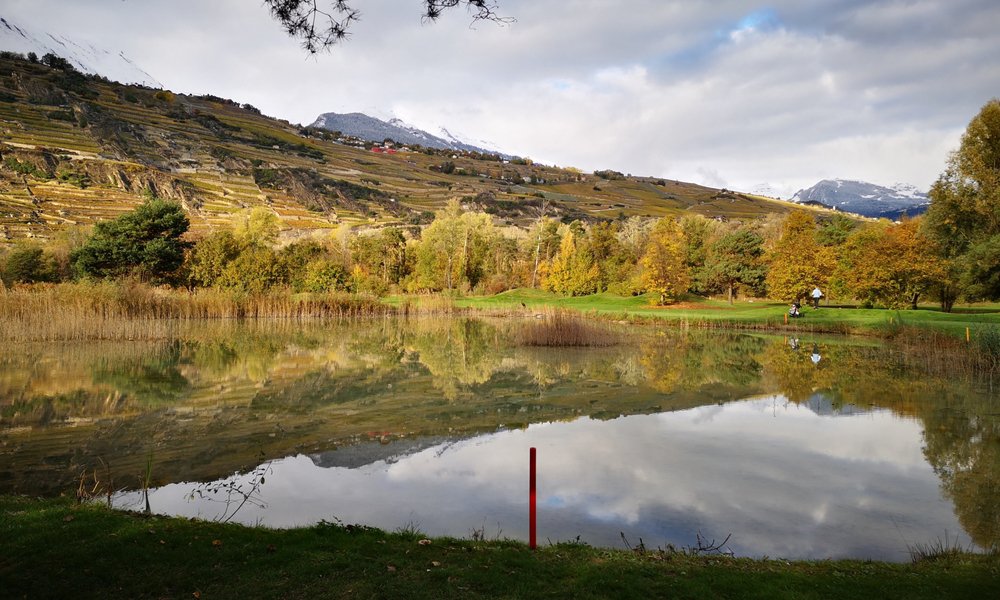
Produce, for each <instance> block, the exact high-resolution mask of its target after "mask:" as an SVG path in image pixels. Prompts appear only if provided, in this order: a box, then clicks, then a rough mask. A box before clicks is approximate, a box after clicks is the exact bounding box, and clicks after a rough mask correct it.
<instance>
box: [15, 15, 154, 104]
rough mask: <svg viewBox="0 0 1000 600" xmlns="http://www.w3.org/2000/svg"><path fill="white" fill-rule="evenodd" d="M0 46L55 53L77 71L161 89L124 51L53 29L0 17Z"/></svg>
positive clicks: (42, 54)
mask: <svg viewBox="0 0 1000 600" xmlns="http://www.w3.org/2000/svg"><path fill="white" fill-rule="evenodd" d="M0 49H3V50H7V51H10V52H20V53H22V54H27V53H29V52H34V53H35V54H36V55H37V56H44V55H45V54H50V53H51V54H55V55H57V56H59V57H61V58H64V59H66V60H67V61H69V63H70V64H72V65H73V67H74V68H76V69H77V70H78V71H81V72H83V73H90V74H92V75H101V76H103V77H107V78H108V79H111V80H113V81H117V82H119V83H137V84H139V85H144V86H147V87H154V88H162V87H163V84H161V83H160V82H159V81H157V80H156V79H155V78H153V76H152V75H150V74H149V73H147V72H146V71H144V70H142V69H141V68H139V66H138V65H136V64H135V63H134V62H132V61H131V60H129V59H128V58H127V57H126V56H125V53H124V52H121V51H118V52H113V51H111V50H108V49H106V48H102V47H100V46H97V45H94V44H91V43H89V42H85V41H83V40H74V39H71V38H69V37H67V36H65V35H61V34H59V33H55V32H46V31H36V30H34V29H32V28H30V27H27V26H25V25H24V24H18V23H15V22H14V21H13V20H11V19H8V18H6V17H0Z"/></svg>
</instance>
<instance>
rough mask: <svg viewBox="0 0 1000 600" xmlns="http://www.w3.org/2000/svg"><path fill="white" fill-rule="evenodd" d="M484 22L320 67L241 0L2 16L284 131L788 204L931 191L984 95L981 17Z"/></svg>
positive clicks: (384, 31)
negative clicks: (837, 194)
mask: <svg viewBox="0 0 1000 600" xmlns="http://www.w3.org/2000/svg"><path fill="white" fill-rule="evenodd" d="M500 4H501V10H502V12H503V13H504V14H508V15H513V16H515V17H516V18H517V19H518V21H517V22H516V23H514V24H512V25H510V26H508V27H496V26H494V25H492V24H489V23H480V24H478V25H476V26H475V27H474V28H470V26H469V25H470V18H469V16H468V14H466V13H464V12H463V11H461V10H457V11H452V12H450V13H446V14H445V15H444V17H443V18H442V19H441V20H440V21H439V22H437V23H435V24H425V23H422V22H421V19H420V3H419V2H416V0H365V2H363V3H360V0H359V7H360V8H361V9H362V12H363V17H362V20H361V21H360V22H359V23H358V25H357V26H356V27H355V29H354V30H353V36H352V37H351V39H350V40H349V41H348V42H347V43H345V44H344V45H342V46H340V47H337V48H335V49H334V50H333V52H332V53H330V54H323V55H319V56H317V57H315V58H312V57H308V56H306V55H305V54H304V53H303V51H302V50H301V49H300V48H299V47H298V46H297V44H296V42H295V41H294V40H291V39H289V38H287V37H286V36H285V35H284V33H283V32H282V31H281V29H280V28H279V27H278V26H277V24H276V23H274V22H273V21H272V20H271V19H270V17H269V16H268V14H267V12H266V10H265V9H264V8H263V7H262V6H260V5H259V4H258V3H255V2H248V1H247V0H217V1H213V2H211V3H206V2H199V1H195V0H174V1H167V0H155V1H154V0H150V1H142V2H140V1H138V0H125V1H121V0H86V1H80V2H73V3H65V2H57V1H56V0H30V1H28V0H10V1H9V2H7V3H5V7H4V9H3V11H2V12H3V14H4V15H7V16H9V17H11V18H14V19H23V20H24V21H25V22H29V23H31V24H32V25H34V26H38V27H39V28H50V29H52V30H58V31H59V32H63V33H67V34H70V35H71V36H75V37H81V38H86V39H90V40H92V41H95V42H98V43H101V44H103V45H106V46H109V47H111V48H113V49H116V50H118V49H120V50H124V51H125V53H126V54H127V55H128V56H130V57H131V58H133V59H134V60H135V61H136V62H137V63H138V64H140V65H141V66H142V67H144V68H145V69H146V70H147V71H149V72H150V73H151V74H152V75H153V76H154V77H156V78H157V79H159V80H160V81H162V82H164V84H165V85H167V86H168V87H170V88H172V89H175V90H178V91H183V92H192V93H213V94H217V95H221V96H227V97H231V98H233V99H236V100H239V101H241V102H250V103H252V104H254V105H255V106H258V107H259V108H261V109H262V110H264V112H265V113H267V114H271V115H273V116H277V117H282V118H286V119H288V120H290V121H293V122H303V123H308V122H311V121H312V120H313V119H314V118H315V117H316V116H317V115H318V114H320V113H322V112H329V111H337V112H347V111H363V112H369V113H380V114H383V115H384V114H390V113H391V114H396V115H398V116H400V117H401V118H403V119H405V120H408V121H411V122H412V123H413V124H415V125H418V126H421V127H423V128H426V129H431V130H436V128H437V127H438V126H441V125H443V126H446V127H448V128H449V129H450V130H457V131H462V132H465V133H466V134H468V135H471V136H473V137H475V138H479V139H486V140H490V141H492V142H494V143H496V144H497V145H498V146H499V147H500V148H501V149H504V150H506V151H508V152H514V153H519V154H524V155H529V156H532V157H533V158H535V159H536V160H542V161H544V162H549V163H553V164H559V165H573V166H577V167H580V168H584V169H590V170H592V169H599V168H613V169H616V170H620V171H623V172H631V173H635V174H644V175H657V176H665V177H670V178H676V179H682V180H689V181H695V182H705V183H709V184H710V185H719V184H721V183H722V182H725V183H726V184H727V185H728V186H729V187H732V188H736V189H749V188H750V187H752V186H753V185H755V184H757V183H760V182H762V181H768V182H772V183H779V184H781V185H783V186H784V187H785V189H786V193H790V192H791V191H794V189H792V188H795V189H797V188H798V187H806V186H809V185H812V184H813V183H815V182H816V181H817V180H819V179H821V178H829V177H841V178H851V179H867V180H870V181H873V182H876V183H880V182H895V181H906V182H910V183H914V184H916V185H918V186H920V187H923V188H926V187H928V186H929V185H930V183H931V182H932V181H933V180H934V179H935V178H936V177H937V176H938V174H940V172H941V171H942V169H943V167H944V161H945V159H946V156H947V152H948V151H949V150H950V149H953V148H954V147H956V146H957V144H958V141H959V135H960V132H961V131H962V130H963V129H964V127H965V125H966V124H967V123H968V121H969V119H971V118H972V116H973V115H975V113H976V112H977V111H978V109H979V107H980V106H982V105H983V104H984V103H985V102H986V101H988V100H989V99H990V97H992V96H993V95H996V94H997V91H996V90H998V89H1000V62H998V61H996V60H994V59H993V57H995V56H997V55H1000V38H998V37H997V36H996V35H995V34H994V31H993V28H992V27H991V26H990V24H993V23H996V22H998V21H1000V5H998V4H997V3H995V2H990V1H987V0H981V1H975V0H956V1H955V2H953V3H942V2H929V1H923V2H897V1H891V0H886V1H883V2H862V1H860V0H858V1H853V0H852V1H848V2H840V3H833V4H824V5H822V6H819V7H817V6H816V5H814V4H811V3H809V4H805V3H801V2H795V1H793V0H777V1H775V2H772V3H770V4H769V5H767V6H766V7H762V6H761V5H760V4H757V3H750V2H745V1H737V0H726V1H721V2H713V3H690V2H682V1H672V2H664V1H661V0H637V1H636V2H630V3H628V5H627V7H626V6H623V5H622V4H621V3H619V2H612V1H610V0H608V1H601V0H569V1H567V2H560V3H542V2H529V1H528V0H502V1H501V3H500ZM39 15H45V20H44V23H41V22H39Z"/></svg>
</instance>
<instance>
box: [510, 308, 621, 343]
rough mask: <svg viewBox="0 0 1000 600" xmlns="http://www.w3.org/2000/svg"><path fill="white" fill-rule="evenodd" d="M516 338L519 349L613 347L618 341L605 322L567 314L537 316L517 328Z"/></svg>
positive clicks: (550, 313) (557, 313)
mask: <svg viewBox="0 0 1000 600" xmlns="http://www.w3.org/2000/svg"><path fill="white" fill-rule="evenodd" d="M515 339H516V340H517V343H518V344H520V345H522V346H613V345H615V344H617V343H619V342H620V341H621V340H620V336H619V335H618V334H617V333H616V332H614V331H613V330H612V329H611V328H610V327H609V326H608V325H607V324H606V323H602V322H597V321H592V320H586V319H584V318H582V317H580V316H578V315H574V314H573V313H570V312H567V311H551V312H549V313H548V314H540V315H537V316H536V318H535V319H534V320H532V321H529V322H527V323H524V325H523V326H522V327H521V328H520V329H518V331H517V335H516V338H515Z"/></svg>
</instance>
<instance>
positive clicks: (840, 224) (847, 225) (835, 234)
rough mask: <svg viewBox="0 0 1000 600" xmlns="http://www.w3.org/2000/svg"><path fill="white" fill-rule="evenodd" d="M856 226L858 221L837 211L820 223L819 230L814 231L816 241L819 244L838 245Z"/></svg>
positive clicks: (845, 239)
mask: <svg viewBox="0 0 1000 600" xmlns="http://www.w3.org/2000/svg"><path fill="white" fill-rule="evenodd" d="M857 226H858V222H857V221H855V220H854V219H850V218H848V217H845V216H844V215H842V214H840V213H837V214H835V215H833V216H832V217H830V218H829V219H826V220H824V221H823V222H822V223H820V225H819V230H818V231H817V232H816V241H817V242H819V243H820V245H821V246H827V247H831V246H840V245H841V244H843V243H844V242H846V241H847V238H848V237H849V236H850V235H851V232H852V231H854V229H855V228H856V227H857Z"/></svg>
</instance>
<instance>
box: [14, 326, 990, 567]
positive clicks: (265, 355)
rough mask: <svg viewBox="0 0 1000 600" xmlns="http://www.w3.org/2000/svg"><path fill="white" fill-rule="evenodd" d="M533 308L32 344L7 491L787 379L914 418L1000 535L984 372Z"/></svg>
mask: <svg viewBox="0 0 1000 600" xmlns="http://www.w3.org/2000/svg"><path fill="white" fill-rule="evenodd" d="M519 323H520V321H517V320H481V319H460V318H455V319H429V318H421V319H410V320H393V319H386V320H373V321H366V322H361V323H353V324H350V323H344V324H335V325H329V326H315V327H308V326H307V327H300V326H295V327H290V326H287V325H280V326H279V325H275V326H273V327H267V326H258V327H229V328H226V329H223V330H221V331H212V330H208V331H206V332H204V334H196V335H192V336H191V337H190V338H189V339H184V340H178V341H170V342H164V343H146V342H136V343H131V344H128V343H125V344H113V345H110V344H101V343H94V344H90V345H87V344H73V345H55V344H52V345H43V344H36V345H26V346H25V347H24V348H19V349H16V350H13V351H11V352H8V353H6V354H5V356H4V357H3V359H2V362H0V492H7V493H9V492H24V493H48V494H52V493H58V492H61V491H65V490H67V489H71V488H72V487H73V486H74V485H75V484H74V482H76V481H77V480H78V479H79V475H80V472H81V471H86V470H90V471H92V470H94V469H96V468H98V467H100V465H101V460H104V461H106V462H107V463H108V464H109V465H110V466H111V468H112V470H113V471H114V473H113V475H114V477H115V480H116V481H131V480H134V479H135V475H136V474H137V473H141V472H142V470H143V463H144V460H145V456H146V452H147V451H148V449H149V447H150V445H152V447H153V450H154V454H155V456H156V461H157V464H156V465H155V466H154V472H155V475H156V478H157V480H158V481H161V482H169V481H180V480H188V481H215V480H218V479H219V478H220V477H223V476H225V475H227V474H230V473H233V472H244V473H245V472H247V471H248V470H250V469H252V468H254V466H255V465H257V464H260V462H261V461H256V462H255V459H254V457H256V456H258V453H260V452H263V454H264V459H263V460H270V459H274V458H279V457H282V456H288V455H291V454H295V453H299V452H325V451H329V450H332V449H335V448H339V447H343V446H345V445H352V444H357V443H359V442H361V441H363V440H367V439H373V438H377V439H381V440H383V441H385V440H391V439H399V438H401V437H407V438H413V437H422V436H427V437H434V436H444V437H449V438H453V439H458V438H462V437H468V436H472V435H474V434H476V433H480V432H488V431H496V430H497V429H498V428H512V427H513V428H517V427H525V426H527V425H528V424H529V423H539V422H546V421H561V420H569V419H574V418H577V417H579V416H583V415H587V416H591V417H592V418H595V419H608V418H614V417H618V416H619V415H629V414H650V413H656V412H663V411H671V410H679V409H685V408H691V407H697V406H704V405H710V404H717V403H724V402H729V401H733V400H739V399H743V398H747V397H751V396H755V395H761V394H781V395H782V396H783V397H785V398H787V399H788V400H789V401H791V402H793V403H799V404H802V403H809V402H816V401H817V398H821V399H822V402H824V403H825V405H826V406H828V408H829V409H831V410H855V411H856V410H870V409H889V410H891V411H893V413H895V414H896V415H900V416H903V417H908V418H914V419H919V421H920V422H921V423H922V425H923V430H924V434H923V435H924V441H925V445H924V453H925V456H926V458H927V460H928V462H929V463H930V465H932V467H933V468H934V470H935V472H936V473H937V475H938V476H939V477H940V479H941V482H942V489H943V490H944V491H945V493H946V494H947V495H948V496H949V497H950V498H951V499H952V501H953V502H954V505H955V511H956V514H957V515H958V517H959V519H960V521H961V523H962V525H963V526H964V527H965V529H966V530H967V531H968V532H969V534H970V535H971V536H972V539H973V540H974V541H975V542H976V543H977V544H978V545H980V546H982V547H986V548H989V547H995V546H996V545H997V543H998V539H1000V538H998V536H1000V434H998V427H1000V425H998V422H997V419H998V417H997V415H998V413H1000V410H997V408H996V401H997V399H996V394H994V393H991V392H989V391H987V390H984V389H983V386H982V385H980V384H979V383H978V382H977V381H975V380H971V379H968V378H962V379H954V378H946V377H942V376H940V375H933V374H929V373H927V372H925V371H921V370H920V369H919V368H917V367H907V366H905V361H904V360H903V359H902V357H901V356H900V354H899V352H898V351H895V350H893V349H892V348H891V347H888V346H884V345H881V344H878V343H875V342H872V341H868V340H866V341H860V342H859V341H856V340H849V339H845V338H834V337H830V338H820V337H815V338H813V337H802V339H797V338H796V339H792V340H789V339H787V338H784V337H778V336H762V335H753V334H744V333H733V332H703V331H677V330H666V331H657V330H655V329H653V328H650V327H635V326H633V327H629V328H624V327H623V328H622V333H623V334H624V335H622V337H623V339H625V340H626V342H625V343H623V344H620V345H617V346H611V347H602V348H525V347H518V346H516V345H515V344H514V343H512V340H513V339H514V337H515V333H516V329H517V327H518V326H519ZM813 354H816V355H819V356H821V360H820V361H818V362H814V360H813V356H812V355H813ZM848 407H855V408H853V409H849V408H848ZM69 425H72V427H69Z"/></svg>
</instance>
